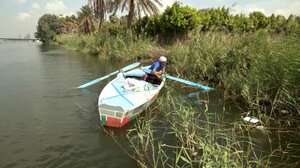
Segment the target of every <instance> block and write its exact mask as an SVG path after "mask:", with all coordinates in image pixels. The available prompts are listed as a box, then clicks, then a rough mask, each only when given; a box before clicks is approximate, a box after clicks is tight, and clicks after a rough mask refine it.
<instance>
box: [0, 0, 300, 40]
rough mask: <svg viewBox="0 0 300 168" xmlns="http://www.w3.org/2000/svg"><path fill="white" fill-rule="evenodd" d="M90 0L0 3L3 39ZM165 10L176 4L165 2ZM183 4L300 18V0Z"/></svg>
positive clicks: (219, 0)
mask: <svg viewBox="0 0 300 168" xmlns="http://www.w3.org/2000/svg"><path fill="white" fill-rule="evenodd" d="M87 2H88V0H0V23H1V24H0V37H19V36H20V35H21V37H22V38H23V37H24V36H25V35H26V34H30V36H31V37H33V34H34V32H35V31H36V25H37V21H38V18H39V17H40V16H42V15H43V14H45V13H54V14H64V15H71V14H76V12H77V11H78V10H79V9H80V7H81V6H82V5H85V4H87ZM162 2H163V4H165V6H167V5H171V4H172V3H173V2H175V0H162ZM181 2H182V3H183V4H187V5H189V6H192V7H195V8H198V9H201V8H211V7H215V8H216V7H221V6H226V7H232V5H233V4H235V5H234V6H233V7H232V13H244V14H249V13H250V12H252V11H261V12H263V13H265V14H266V15H271V14H272V13H275V14H282V15H284V16H286V17H288V16H289V15H290V14H296V15H300V0H181Z"/></svg>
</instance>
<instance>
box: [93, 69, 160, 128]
mask: <svg viewBox="0 0 300 168" xmlns="http://www.w3.org/2000/svg"><path fill="white" fill-rule="evenodd" d="M146 68H149V66H148V67H146ZM145 75H146V74H145V72H144V71H143V70H142V69H134V70H132V71H129V72H126V73H122V72H120V73H118V75H117V77H116V78H115V79H113V80H112V81H110V82H109V83H108V84H107V85H106V86H105V87H104V88H103V90H102V91H101V93H100V96H99V100H98V109H99V115H100V120H101V122H102V125H105V126H109V127H122V126H124V125H125V124H127V123H128V122H129V121H131V120H133V119H135V118H136V117H137V116H138V115H139V114H141V113H142V111H143V110H145V108H147V107H148V106H149V105H150V104H151V103H152V102H153V101H154V100H155V98H156V97H157V95H158V94H159V91H160V90H161V88H162V87H163V86H164V83H165V79H163V81H162V82H161V83H160V84H159V85H156V84H151V83H148V82H146V81H145Z"/></svg>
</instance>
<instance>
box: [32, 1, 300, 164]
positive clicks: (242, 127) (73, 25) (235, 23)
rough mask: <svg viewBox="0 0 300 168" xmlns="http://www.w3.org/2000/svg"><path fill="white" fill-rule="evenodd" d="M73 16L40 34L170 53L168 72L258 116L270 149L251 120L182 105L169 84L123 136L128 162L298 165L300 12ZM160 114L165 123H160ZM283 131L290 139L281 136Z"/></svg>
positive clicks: (51, 39) (118, 51)
mask: <svg viewBox="0 0 300 168" xmlns="http://www.w3.org/2000/svg"><path fill="white" fill-rule="evenodd" d="M77 15H78V17H76V16H71V17H61V18H59V17H57V16H55V15H49V14H45V15H44V16H42V17H41V18H40V19H39V23H38V26H37V33H36V37H37V38H39V39H41V40H42V41H43V43H45V44H47V43H50V44H58V45H62V46H64V47H66V48H68V49H71V50H76V51H80V52H84V53H87V54H91V55H94V56H97V57H102V58H106V59H111V60H116V61H128V62H129V61H131V62H132V61H141V62H142V63H144V64H149V63H152V62H153V61H154V60H155V59H157V58H159V56H161V55H165V56H166V57H167V58H168V64H169V66H168V72H169V73H170V74H172V75H173V76H177V77H180V78H184V79H187V80H191V81H194V82H198V83H201V84H205V85H208V86H211V87H214V88H216V89H218V90H220V91H221V92H222V95H223V99H224V100H225V101H230V102H235V103H236V105H237V106H239V107H240V108H241V112H240V114H239V116H238V118H242V116H245V115H247V116H255V117H256V118H258V119H259V121H260V125H261V126H262V127H260V128H263V131H264V135H265V136H266V137H267V139H268V140H269V143H270V146H271V147H270V148H271V151H263V152H262V151H260V150H259V145H257V142H255V138H253V137H252V136H251V135H252V134H253V130H254V129H256V128H257V127H256V126H255V125H249V124H246V123H244V122H242V121H241V120H237V121H236V120H234V119H233V121H232V122H224V121H223V120H222V118H223V116H218V115H219V114H220V112H215V113H211V112H208V108H209V106H208V105H203V106H202V108H200V109H199V108H198V107H193V106H191V105H190V104H188V105H183V104H184V103H181V104H179V105H178V104H176V103H175V100H174V98H173V96H172V93H173V92H174V91H173V89H172V87H171V86H166V89H165V90H166V92H165V93H164V94H163V95H161V96H160V98H158V100H157V106H156V107H155V108H153V109H149V111H147V113H146V115H145V116H144V117H142V118H141V119H139V120H138V121H137V122H136V126H135V127H134V128H133V129H130V130H129V131H128V134H127V137H128V139H129V145H130V147H131V148H130V149H131V151H132V152H133V154H132V158H134V159H135V160H136V161H137V163H138V164H139V165H140V166H141V167H268V166H270V165H272V166H275V167H280V166H289V167H297V166H299V165H300V162H299V160H300V158H299V154H300V142H299V140H297V139H299V137H300V134H299V131H300V106H299V103H300V91H299V88H300V48H299V46H300V17H299V16H294V15H291V16H289V17H288V18H287V19H286V18H285V17H284V16H282V15H277V16H275V15H274V14H273V15H271V16H269V17H267V16H265V15H264V14H263V13H261V12H253V13H251V14H250V15H249V16H245V15H241V14H239V15H232V14H230V9H229V8H224V7H223V8H218V9H203V10H196V9H194V8H191V7H189V6H183V5H182V4H181V3H179V2H175V3H174V4H173V5H172V6H170V7H167V9H166V10H165V11H164V12H163V13H162V14H156V15H152V16H151V17H149V16H145V17H142V18H134V19H133V21H132V23H130V24H132V25H130V28H129V26H128V23H129V22H130V21H129V20H130V18H131V17H132V16H131V15H132V13H130V12H129V15H128V16H122V17H120V18H118V17H117V16H116V15H114V14H112V15H110V17H109V20H108V21H103V23H102V22H100V23H101V24H100V25H101V27H100V26H99V27H98V25H99V24H97V20H96V18H97V17H95V13H94V10H93V7H91V5H90V6H89V5H86V6H83V7H82V8H81V10H80V11H79V12H78V14H77ZM98 23H99V21H98ZM45 27H48V29H49V28H50V29H49V30H48V31H44V30H45ZM128 28H129V29H128ZM164 102H168V103H167V104H166V103H164ZM225 107H226V105H224V109H223V112H221V113H224V112H225V110H226V109H225ZM153 112H155V113H157V114H158V115H153V114H152V113H153ZM159 116H160V117H162V116H163V117H162V118H165V120H164V121H165V123H164V124H157V122H160V120H159ZM220 118H221V119H220ZM157 125H159V127H158V126H157ZM156 132H164V134H163V135H158V134H157V133H156ZM283 136H285V137H290V139H286V140H285V141H284V142H283V140H281V139H282V137H283ZM170 139H171V141H170ZM276 143H277V144H278V145H277V146H278V147H277V148H274V147H273V146H274V144H276ZM128 153H131V152H128Z"/></svg>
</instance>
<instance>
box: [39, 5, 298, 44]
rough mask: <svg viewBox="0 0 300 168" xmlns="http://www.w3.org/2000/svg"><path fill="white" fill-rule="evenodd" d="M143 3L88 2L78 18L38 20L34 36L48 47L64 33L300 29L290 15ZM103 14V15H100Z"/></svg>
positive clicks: (167, 33) (173, 35)
mask: <svg viewBox="0 0 300 168" xmlns="http://www.w3.org/2000/svg"><path fill="white" fill-rule="evenodd" d="M100 1H101V0H100ZM109 2H110V3H109ZM132 2H133V3H132ZM142 2H144V1H142V0H140V1H133V0H129V1H125V0H124V1H123V0H119V1H118V0H115V1H107V2H106V3H105V5H104V6H103V4H102V2H99V1H97V0H89V4H88V5H84V6H82V7H81V9H80V11H78V12H77V16H75V15H72V16H66V17H58V16H56V15H51V14H45V15H43V16H42V17H40V18H39V21H38V26H37V32H36V33H35V36H36V38H39V39H41V41H43V42H44V43H47V42H49V41H51V40H55V36H56V35H58V34H67V33H79V34H101V33H104V32H109V33H110V34H111V35H117V34H120V33H127V32H128V30H131V32H133V33H134V34H136V35H141V34H143V35H146V36H150V37H157V36H159V37H171V38H178V37H182V36H185V35H187V33H188V32H189V31H191V30H195V29H197V30H199V31H201V32H206V31H224V32H229V33H230V32H233V33H245V32H254V31H257V30H260V29H267V30H268V31H269V32H270V33H286V34H290V33H294V32H298V33H299V29H300V17H299V16H296V15H292V14H291V15H290V16H289V17H288V18H285V16H283V15H275V14H272V15H271V16H266V15H265V14H264V13H262V12H258V11H256V12H252V13H250V14H249V16H246V15H244V14H236V15H233V14H231V13H230V10H231V9H230V8H225V7H220V8H215V9H214V8H209V9H200V10H197V9H195V8H192V7H190V6H187V5H186V6H184V5H182V3H180V2H178V1H176V2H174V3H173V5H172V6H168V7H167V8H166V10H165V11H164V12H163V13H162V14H159V7H158V6H161V5H162V4H161V2H160V1H159V0H156V1H152V0H148V1H147V2H149V3H142ZM150 2H151V3H150ZM100 8H101V10H100ZM125 9H126V10H128V15H126V16H121V17H117V16H116V12H117V11H118V10H120V11H123V10H125ZM103 11H104V14H103V13H101V12H103ZM142 12H144V14H145V16H144V17H142ZM107 14H110V16H109V17H108V18H107V19H106V20H105V19H104V15H107ZM102 15H103V18H102Z"/></svg>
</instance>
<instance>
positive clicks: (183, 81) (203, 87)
mask: <svg viewBox="0 0 300 168" xmlns="http://www.w3.org/2000/svg"><path fill="white" fill-rule="evenodd" d="M166 78H168V79H171V80H174V81H177V82H180V83H184V84H187V85H190V86H194V87H198V88H201V89H204V90H213V88H210V87H208V86H204V85H200V84H198V83H195V82H191V81H187V80H184V79H180V78H176V77H174V76H170V75H166Z"/></svg>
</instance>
